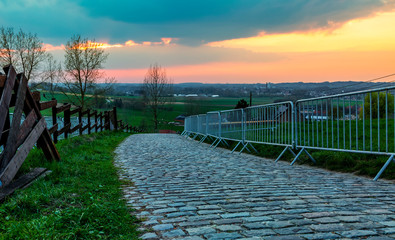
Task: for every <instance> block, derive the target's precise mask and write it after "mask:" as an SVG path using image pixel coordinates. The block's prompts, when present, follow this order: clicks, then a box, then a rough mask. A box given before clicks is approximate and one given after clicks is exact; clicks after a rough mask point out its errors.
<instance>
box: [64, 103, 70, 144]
mask: <svg viewBox="0 0 395 240" xmlns="http://www.w3.org/2000/svg"><path fill="white" fill-rule="evenodd" d="M63 105H67V103H63ZM69 124H70V108H69V109H67V110H65V111H64V126H63V127H66V126H68V125H69ZM70 126H71V125H70ZM69 131H70V128H69V129H67V130H65V131H64V138H65V139H67V138H68V136H69Z"/></svg>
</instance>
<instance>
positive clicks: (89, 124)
mask: <svg viewBox="0 0 395 240" xmlns="http://www.w3.org/2000/svg"><path fill="white" fill-rule="evenodd" d="M86 111H87V114H88V116H87V117H88V134H91V113H90V112H91V110H90V109H88V110H86Z"/></svg>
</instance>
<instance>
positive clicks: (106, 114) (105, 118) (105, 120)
mask: <svg viewBox="0 0 395 240" xmlns="http://www.w3.org/2000/svg"><path fill="white" fill-rule="evenodd" d="M109 128H110V123H109V117H108V111H104V130H108V129H109Z"/></svg>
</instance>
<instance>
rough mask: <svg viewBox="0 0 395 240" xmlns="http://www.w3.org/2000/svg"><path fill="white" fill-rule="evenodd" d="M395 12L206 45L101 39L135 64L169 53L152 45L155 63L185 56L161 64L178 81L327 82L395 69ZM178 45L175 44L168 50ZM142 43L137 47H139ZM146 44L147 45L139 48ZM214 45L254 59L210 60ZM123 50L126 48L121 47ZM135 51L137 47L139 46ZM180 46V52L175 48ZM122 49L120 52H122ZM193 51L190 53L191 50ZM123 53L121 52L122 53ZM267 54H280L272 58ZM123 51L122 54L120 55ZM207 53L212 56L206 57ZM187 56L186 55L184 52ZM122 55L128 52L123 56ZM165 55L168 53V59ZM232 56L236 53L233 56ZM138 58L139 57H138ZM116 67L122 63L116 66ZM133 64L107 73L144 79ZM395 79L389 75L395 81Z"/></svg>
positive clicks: (126, 78)
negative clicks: (327, 26)
mask: <svg viewBox="0 0 395 240" xmlns="http://www.w3.org/2000/svg"><path fill="white" fill-rule="evenodd" d="M393 23H395V11H394V12H387V13H378V14H376V15H375V16H372V17H369V18H364V19H354V20H351V21H348V22H346V23H344V24H342V25H336V24H333V26H332V27H333V28H332V29H330V30H322V29H321V30H315V31H307V32H290V33H281V34H266V33H264V32H262V33H260V34H258V35H257V36H254V37H248V38H239V39H229V40H224V41H217V42H210V43H207V44H205V45H203V46H196V47H188V48H186V46H183V45H179V44H178V43H177V40H178V39H176V38H165V37H164V38H161V42H150V41H142V42H135V41H134V40H128V41H126V42H125V43H123V44H110V43H108V42H105V41H103V42H102V43H99V45H100V46H101V47H102V48H108V50H107V51H109V53H110V54H111V52H112V51H113V53H114V54H115V55H114V56H121V59H120V60H119V61H125V60H126V62H128V63H129V61H127V60H128V58H130V59H139V57H141V55H142V54H147V52H146V50H147V48H151V47H163V49H166V51H158V49H151V50H150V51H149V52H150V54H151V55H148V57H147V58H145V59H149V60H150V61H151V59H152V61H153V62H152V63H154V62H155V61H157V59H158V58H159V57H162V58H161V59H162V60H163V59H181V60H178V61H169V62H176V63H173V64H171V63H169V62H166V61H162V62H159V64H161V65H162V66H163V67H164V68H166V70H167V73H168V76H169V77H170V78H172V79H173V80H174V82H175V83H181V82H202V83H265V82H273V83H278V82H324V81H329V82H333V81H365V80H369V79H372V78H376V77H380V76H383V75H387V74H392V73H394V72H395V64H394V63H395V31H393V30H392V29H393ZM44 46H45V48H46V49H47V50H49V51H51V50H59V49H64V46H63V45H61V46H52V45H50V44H44ZM166 46H172V48H165V47H166ZM135 47H136V48H135ZM137 47H141V49H139V48H137ZM211 48H212V49H213V50H214V49H219V48H220V49H224V51H225V50H226V49H229V51H231V50H237V49H239V50H242V51H244V52H240V53H243V54H245V52H246V53H247V54H251V55H248V56H251V59H252V60H248V58H244V59H247V60H244V61H243V60H240V58H238V56H240V55H237V56H234V55H231V54H229V55H224V56H220V57H218V58H213V59H215V60H210V59H211V58H210V57H208V56H210V55H208V54H207V51H209V52H211V53H212V52H214V51H211ZM115 49H120V50H121V51H120V50H115ZM133 49H135V50H133ZM191 49H193V50H194V51H191V52H192V53H191V54H190V56H189V55H187V56H188V57H192V58H197V59H198V61H196V63H194V64H188V63H185V64H183V63H184V62H183V61H182V60H183V58H182V57H184V58H185V56H178V54H180V53H182V52H183V51H184V52H185V51H188V50H191ZM174 50H177V51H174ZM116 51H118V52H116ZM188 52H189V51H188ZM121 53H122V54H123V55H120V54H121ZM267 53H274V54H276V55H278V57H277V58H273V59H270V58H269V57H267V56H268V55H267ZM116 54H118V55H116ZM205 54H206V55H205ZM181 55H182V54H181ZM122 56H127V57H124V58H123V59H122ZM164 56H165V57H164ZM229 56H230V57H229ZM135 62H136V61H135ZM112 66H116V64H112ZM148 67H149V64H148V65H147V67H146V68H141V64H140V67H134V66H133V61H130V67H128V66H127V67H126V68H125V69H123V68H122V67H119V69H105V72H106V73H107V76H111V77H115V78H116V79H117V80H118V82H132V83H141V82H142V81H143V79H144V75H145V73H146V71H147V68H148ZM393 80H395V79H389V81H393Z"/></svg>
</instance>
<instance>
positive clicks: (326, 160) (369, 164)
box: [205, 138, 395, 179]
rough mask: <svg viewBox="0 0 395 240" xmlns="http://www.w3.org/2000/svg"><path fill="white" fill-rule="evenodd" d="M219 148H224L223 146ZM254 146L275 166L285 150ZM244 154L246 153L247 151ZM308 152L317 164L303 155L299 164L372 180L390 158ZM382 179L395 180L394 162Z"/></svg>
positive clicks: (284, 158) (289, 157)
mask: <svg viewBox="0 0 395 240" xmlns="http://www.w3.org/2000/svg"><path fill="white" fill-rule="evenodd" d="M205 142H206V143H209V144H211V143H212V140H210V139H209V138H207V139H206V140H205ZM228 143H229V144H230V147H227V149H229V150H232V149H233V148H234V147H235V146H236V144H237V142H234V141H228ZM219 146H220V147H224V146H223V145H222V144H220V145H219ZM253 146H254V147H255V148H256V149H257V150H258V154H255V152H252V154H254V155H257V156H260V157H264V158H270V159H273V164H275V163H274V159H277V157H278V156H279V155H280V153H281V152H282V151H283V150H284V148H285V147H282V146H272V145H266V144H253ZM240 149H241V146H239V147H238V149H237V150H239V151H240ZM299 150H300V149H299ZM244 152H246V150H245V151H244ZM308 152H309V153H310V154H311V155H312V156H313V158H314V159H315V160H316V161H317V163H316V164H314V163H312V161H311V160H310V159H309V158H308V157H307V156H306V154H304V153H303V154H302V155H301V156H300V158H299V160H298V164H308V165H311V166H316V167H320V168H325V169H328V170H332V171H338V172H348V173H354V174H356V175H362V176H367V177H370V178H373V177H374V176H376V174H377V173H378V172H379V171H380V169H381V168H382V167H383V165H384V163H385V162H386V161H387V159H388V157H389V156H383V155H373V154H361V153H345V152H334V151H319V150H309V149H308ZM295 153H297V151H296V152H295ZM293 159H294V156H293V155H292V154H291V153H289V152H288V151H287V152H286V153H285V154H284V155H283V156H282V157H281V160H282V161H287V162H291V161H292V160H293ZM380 178H384V179H395V163H394V162H392V163H391V164H390V165H389V166H388V167H387V169H386V170H385V171H384V173H383V174H382V175H381V177H380Z"/></svg>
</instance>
